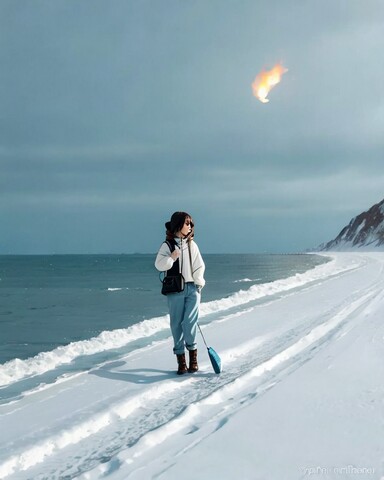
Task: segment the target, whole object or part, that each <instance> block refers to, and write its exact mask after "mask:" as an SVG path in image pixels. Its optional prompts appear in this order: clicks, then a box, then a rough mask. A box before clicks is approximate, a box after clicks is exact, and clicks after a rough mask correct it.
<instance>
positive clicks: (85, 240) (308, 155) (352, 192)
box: [0, 0, 384, 253]
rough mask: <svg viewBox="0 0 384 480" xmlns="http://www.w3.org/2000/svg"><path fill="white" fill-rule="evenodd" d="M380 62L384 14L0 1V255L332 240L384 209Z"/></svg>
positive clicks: (332, 7) (376, 9)
mask: <svg viewBox="0 0 384 480" xmlns="http://www.w3.org/2000/svg"><path fill="white" fill-rule="evenodd" d="M383 52H384V2H383V1H381V0H377V1H375V0H356V1H355V0H321V1H316V0H306V1H304V0H291V1H287V0H257V1H255V0H188V1H186V0H152V1H145V0H113V1H111V0H64V1H62V0H30V1H22V0H1V2H0V136H1V137H0V171H1V177H0V189H1V190H0V193H1V198H0V226H1V227H0V228H1V230H0V253H71V252H76V253H104V252H111V253H121V252H127V253H130V252H154V251H156V250H157V248H158V247H159V245H160V243H161V242H162V240H163V237H164V222H165V221H166V220H168V219H169V217H170V215H171V213H172V212H173V211H175V210H184V211H187V212H190V213H191V214H192V216H193V217H194V220H195V223H196V241H197V242H198V244H199V246H200V249H201V250H202V251H203V252H206V253H215V252H218V253H223V252H296V251H302V250H305V249H306V248H310V247H313V246H316V245H318V244H319V243H321V242H323V241H328V240H330V239H332V238H334V237H335V236H336V235H337V234H338V233H339V231H340V230H341V228H342V227H343V226H344V225H346V224H347V223H348V222H349V220H350V219H351V218H352V217H353V216H355V215H357V214H359V213H360V212H362V211H364V210H367V209H368V208H369V207H370V206H371V205H373V204H374V203H377V202H379V201H380V200H382V199H383V198H384V169H383V163H384V134H383V127H384V92H383V78H384V62H383ZM277 62H281V63H282V65H284V66H285V67H286V68H287V69H288V70H289V71H288V72H287V73H286V74H285V75H284V76H283V78H282V81H281V83H280V84H279V85H277V86H276V87H275V88H274V89H273V90H272V91H271V93H270V95H269V99H270V102H269V103H266V104H263V103H261V102H260V101H259V100H257V99H256V98H255V97H254V96H253V95H252V88H251V84H252V82H253V80H254V78H255V76H256V75H257V74H258V73H259V72H260V71H261V70H262V69H263V68H264V69H270V68H271V67H272V66H273V65H274V64H276V63H277Z"/></svg>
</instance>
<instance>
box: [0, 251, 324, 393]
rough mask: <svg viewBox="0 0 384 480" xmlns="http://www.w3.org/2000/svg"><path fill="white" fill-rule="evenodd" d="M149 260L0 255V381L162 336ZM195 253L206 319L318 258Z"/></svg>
mask: <svg viewBox="0 0 384 480" xmlns="http://www.w3.org/2000/svg"><path fill="white" fill-rule="evenodd" d="M154 260H155V255H152V254H132V255H128V254H126V255H31V256H28V255H20V256H18V255H14V256H12V255H9V256H8V255H7V256H0V385H8V384H14V383H15V382H17V381H24V382H27V384H26V385H23V386H21V388H20V391H24V390H25V389H26V388H28V389H29V388H32V387H33V386H38V385H39V384H40V383H41V382H43V383H46V382H50V381H55V380H56V379H57V377H58V376H60V375H66V374H68V373H71V372H72V373H73V372H76V371H81V370H84V369H87V368H91V367H92V365H93V364H94V363H95V362H102V361H106V360H109V359H111V358H116V357H117V356H118V355H120V354H122V353H126V352H127V351H132V350H134V349H135V348H142V347H145V345H147V344H150V343H151V342H152V341H156V340H161V339H164V338H167V336H169V331H168V328H167V326H168V319H167V316H166V315H167V302H166V297H164V296H163V295H161V294H160V288H161V283H160V279H159V272H157V270H156V269H155V267H154ZM204 261H205V263H206V275H205V278H206V282H207V283H206V287H205V288H204V289H203V293H202V306H201V311H202V316H203V315H204V318H202V319H201V322H205V323H207V322H209V321H212V320H214V319H215V318H217V315H219V314H220V312H222V311H224V310H228V309H230V308H232V310H233V309H237V310H240V309H242V308H244V306H245V305H247V304H248V303H249V301H250V300H252V298H253V297H252V292H254V289H255V286H257V285H262V284H267V285H269V284H270V283H271V282H276V281H277V280H280V279H285V278H288V277H292V276H294V275H295V274H298V273H303V272H305V271H307V270H309V269H312V268H314V267H316V266H317V265H320V264H322V263H324V262H326V261H327V259H326V258H325V257H323V256H318V255H312V254H311V255H309V254H295V255H294V254H292V255H267V254H227V255H221V254H208V255H204ZM215 315H216V316H215ZM170 348H171V347H170ZM47 372H54V373H52V377H51V378H50V377H49V374H47ZM44 374H45V376H44V377H40V378H38V377H39V375H40V376H41V375H44ZM31 378H35V380H33V381H32V380H30V379H31ZM28 382H29V383H28ZM3 388H4V387H3ZM17 391H18V390H17V389H16V390H15V389H11V390H10V391H9V392H8V394H9V396H12V395H15V394H17ZM3 393H4V392H3Z"/></svg>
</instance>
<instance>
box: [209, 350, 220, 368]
mask: <svg viewBox="0 0 384 480" xmlns="http://www.w3.org/2000/svg"><path fill="white" fill-rule="evenodd" d="M207 349H208V355H209V359H210V361H211V363H212V367H213V370H214V372H215V373H220V372H221V358H220V357H219V355H218V354H217V353H216V352H215V350H214V349H213V348H212V347H207Z"/></svg>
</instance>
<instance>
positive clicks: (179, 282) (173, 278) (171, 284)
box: [161, 240, 185, 295]
mask: <svg viewBox="0 0 384 480" xmlns="http://www.w3.org/2000/svg"><path fill="white" fill-rule="evenodd" d="M165 243H166V244H167V245H168V247H169V249H170V251H171V253H172V252H173V251H174V250H175V244H176V242H175V241H174V240H173V241H168V240H167V241H166V242H165ZM181 265H182V264H181ZM184 284H185V282H184V277H183V275H182V274H181V273H180V262H179V259H177V260H176V261H175V262H174V263H173V265H172V267H171V268H170V269H169V270H167V272H165V277H164V278H163V280H162V286H161V293H162V294H163V295H169V294H170V293H179V292H182V291H183V290H184Z"/></svg>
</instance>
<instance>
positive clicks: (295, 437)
mask: <svg viewBox="0 0 384 480" xmlns="http://www.w3.org/2000/svg"><path fill="white" fill-rule="evenodd" d="M327 256H331V257H332V259H333V260H332V261H331V262H329V263H328V264H325V265H321V266H319V267H316V268H315V269H313V270H311V271H309V272H306V273H305V274H300V275H299V276H298V275H296V276H294V277H291V278H290V279H285V280H284V281H279V282H273V283H271V284H265V285H261V286H260V285H259V286H257V285H254V286H252V287H251V289H253V290H251V289H249V290H247V291H244V292H242V293H240V294H239V295H238V296H237V297H236V298H233V299H231V302H232V303H231V306H229V305H226V306H225V305H221V307H222V308H221V310H219V313H217V314H216V315H214V313H213V310H214V306H215V305H214V304H203V305H202V311H203V316H202V322H201V323H202V329H203V331H204V335H205V337H206V339H207V342H208V343H209V344H211V345H212V347H214V348H215V350H216V351H217V352H218V353H219V354H220V356H221V358H222V360H223V365H224V370H223V372H222V373H221V374H220V375H216V374H214V373H213V372H212V367H211V366H210V363H209V359H208V356H207V354H206V352H205V351H204V350H205V347H204V344H203V343H202V341H201V340H200V343H199V360H200V371H199V372H198V373H196V374H194V375H185V376H182V377H178V376H177V375H175V367H176V364H175V359H174V356H173V354H172V346H171V340H170V338H169V336H166V337H165V338H162V339H156V340H154V341H153V342H152V343H151V344H149V345H146V346H144V347H142V348H139V349H136V350H133V351H131V352H130V353H128V354H126V355H124V356H122V357H121V358H119V359H118V360H115V361H108V362H104V363H100V364H95V365H94V366H93V368H92V369H91V370H89V371H86V372H82V373H77V374H76V375H68V376H67V377H63V376H61V377H58V379H57V381H56V382H55V383H51V384H48V385H42V386H41V387H40V388H36V389H34V390H31V391H29V392H27V394H25V395H22V396H20V398H17V399H14V400H13V401H12V402H11V403H8V404H3V405H0V478H7V479H10V480H12V479H17V480H23V479H34V480H39V479H63V478H79V479H81V480H96V479H97V480H99V479H108V480H123V479H124V480H126V479H130V480H142V479H166V480H173V479H175V480H176V479H179V478H183V479H186V480H192V479H193V480H195V479H205V478H223V479H228V480H232V479H235V478H236V479H247V480H248V479H249V480H259V479H260V480H261V479H263V480H275V479H276V480H277V479H278V480H282V479H284V480H291V479H292V480H293V479H295V480H296V479H304V478H321V479H336V478H337V479H352V478H353V479H356V478H359V479H360V478H369V479H375V480H384V443H383V439H384V382H383V381H382V379H383V378H384V361H383V360H384V321H383V319H384V288H383V287H384V275H383V272H384V253H380V252H378V253H368V252H359V253H357V252H348V253H328V252H327ZM250 290H251V291H250ZM240 299H241V300H242V302H241V301H240ZM224 307H225V308H224ZM163 322H164V319H159V323H160V324H161V328H164V325H163ZM145 328H148V327H145ZM144 331H145V330H143V334H144ZM136 333H137V332H136ZM32 373H33V372H32ZM4 388H5V387H4ZM0 393H1V390H0Z"/></svg>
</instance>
